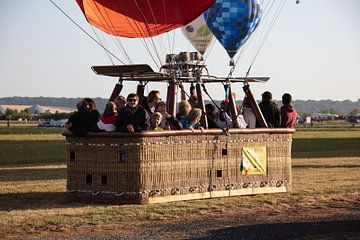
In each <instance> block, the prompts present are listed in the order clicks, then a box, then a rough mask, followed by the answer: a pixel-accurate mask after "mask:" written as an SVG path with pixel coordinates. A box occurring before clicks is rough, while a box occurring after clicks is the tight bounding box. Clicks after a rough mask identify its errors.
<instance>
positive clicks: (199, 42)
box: [181, 15, 215, 54]
mask: <svg viewBox="0 0 360 240" xmlns="http://www.w3.org/2000/svg"><path fill="white" fill-rule="evenodd" d="M181 30H182V32H183V34H184V35H185V36H186V38H187V39H188V40H189V41H190V42H191V44H192V45H193V46H194V48H195V49H196V50H198V51H199V52H200V53H201V54H204V52H205V51H206V50H207V49H208V48H209V46H210V45H211V44H212V43H213V42H214V41H215V37H214V35H213V34H212V32H211V31H210V29H209V28H208V26H207V24H206V21H205V18H204V15H200V16H199V17H198V18H196V19H195V20H194V21H192V22H191V23H189V24H188V25H186V26H185V27H183V28H182V29H181Z"/></svg>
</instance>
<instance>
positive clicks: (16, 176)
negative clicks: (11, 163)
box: [0, 168, 66, 182]
mask: <svg viewBox="0 0 360 240" xmlns="http://www.w3.org/2000/svg"><path fill="white" fill-rule="evenodd" d="M65 178H66V168H32V169H4V170H0V182H9V181H36V180H57V179H65Z"/></svg>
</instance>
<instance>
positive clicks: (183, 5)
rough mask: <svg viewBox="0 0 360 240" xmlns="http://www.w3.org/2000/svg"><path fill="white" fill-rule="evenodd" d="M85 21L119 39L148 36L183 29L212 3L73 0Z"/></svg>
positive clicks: (200, 0) (195, 0) (211, 0)
mask: <svg viewBox="0 0 360 240" xmlns="http://www.w3.org/2000/svg"><path fill="white" fill-rule="evenodd" d="M76 2H77V3H78V5H79V7H80V8H81V10H82V11H83V13H84V15H85V17H86V19H87V20H88V22H89V23H90V24H92V25H94V26H96V27H97V28H99V29H101V30H102V31H104V32H106V33H108V34H111V35H115V36H122V37H129V38H137V37H151V36H156V35H159V34H161V33H164V32H168V31H170V30H173V29H175V28H178V27H182V26H185V25H186V24H188V23H189V22H191V21H192V20H194V19H195V18H196V17H198V16H199V15H200V14H202V13H203V12H204V11H206V10H207V9H208V8H209V7H210V6H211V5H212V4H214V2H215V0H112V1H109V0H76Z"/></svg>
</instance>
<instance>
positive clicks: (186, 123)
mask: <svg viewBox="0 0 360 240" xmlns="http://www.w3.org/2000/svg"><path fill="white" fill-rule="evenodd" d="M180 123H181V125H182V127H183V129H185V128H190V127H191V125H190V121H189V119H188V118H187V117H184V116H183V117H181V118H180ZM200 126H201V124H200V121H199V122H197V123H195V124H194V126H192V127H193V128H198V127H200Z"/></svg>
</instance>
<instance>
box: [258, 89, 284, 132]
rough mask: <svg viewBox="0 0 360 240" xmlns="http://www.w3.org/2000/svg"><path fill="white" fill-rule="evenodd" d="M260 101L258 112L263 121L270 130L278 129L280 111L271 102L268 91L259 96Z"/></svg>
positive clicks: (270, 95) (274, 103)
mask: <svg viewBox="0 0 360 240" xmlns="http://www.w3.org/2000/svg"><path fill="white" fill-rule="evenodd" d="M261 96H262V101H261V103H260V104H259V107H260V110H261V112H262V114H263V116H264V118H265V121H266V123H267V125H268V127H270V128H276V127H280V124H281V121H280V110H279V107H278V105H277V104H276V102H274V101H273V100H272V94H271V92H269V91H266V92H264V93H263V94H261Z"/></svg>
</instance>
